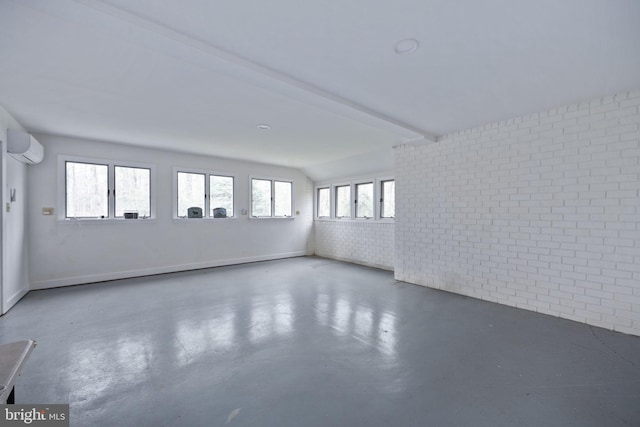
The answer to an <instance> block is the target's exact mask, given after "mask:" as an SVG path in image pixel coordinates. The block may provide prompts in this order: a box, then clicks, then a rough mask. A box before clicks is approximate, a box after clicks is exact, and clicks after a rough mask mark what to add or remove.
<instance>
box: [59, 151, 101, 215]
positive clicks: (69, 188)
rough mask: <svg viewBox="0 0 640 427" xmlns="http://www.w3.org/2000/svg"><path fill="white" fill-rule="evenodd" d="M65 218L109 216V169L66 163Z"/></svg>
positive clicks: (93, 165)
mask: <svg viewBox="0 0 640 427" xmlns="http://www.w3.org/2000/svg"><path fill="white" fill-rule="evenodd" d="M65 169H66V172H65V174H66V176H65V182H66V199H67V200H66V202H67V206H66V217H67V218H106V217H108V216H109V193H108V191H109V167H108V166H107V165H95V164H91V163H75V162H66V168H65Z"/></svg>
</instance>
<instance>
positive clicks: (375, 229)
mask: <svg viewBox="0 0 640 427" xmlns="http://www.w3.org/2000/svg"><path fill="white" fill-rule="evenodd" d="M314 227H315V252H316V255H318V256H323V257H326V258H333V259H338V260H342V261H349V262H354V263H357V264H363V265H368V266H371V267H377V268H383V269H385V270H393V260H394V255H393V250H394V224H393V222H384V221H375V222H374V221H357V220H354V221H348V220H335V221H325V220H319V221H315V222H314Z"/></svg>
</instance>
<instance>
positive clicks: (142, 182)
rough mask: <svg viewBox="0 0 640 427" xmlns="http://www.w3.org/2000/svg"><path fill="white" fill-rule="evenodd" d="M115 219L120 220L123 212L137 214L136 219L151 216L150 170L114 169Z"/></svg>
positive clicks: (119, 167) (120, 167)
mask: <svg viewBox="0 0 640 427" xmlns="http://www.w3.org/2000/svg"><path fill="white" fill-rule="evenodd" d="M115 180H116V197H115V199H116V200H115V204H116V205H115V207H116V209H115V211H116V217H118V218H121V217H123V216H124V213H125V212H137V213H138V217H140V218H142V217H150V216H151V170H150V169H143V168H131V167H124V166H116V167H115Z"/></svg>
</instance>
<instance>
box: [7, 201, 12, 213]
mask: <svg viewBox="0 0 640 427" xmlns="http://www.w3.org/2000/svg"><path fill="white" fill-rule="evenodd" d="M7 212H11V203H9V202H7Z"/></svg>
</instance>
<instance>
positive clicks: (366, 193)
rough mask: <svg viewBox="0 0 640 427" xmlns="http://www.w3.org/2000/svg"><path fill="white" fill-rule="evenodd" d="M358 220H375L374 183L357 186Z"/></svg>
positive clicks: (356, 204)
mask: <svg viewBox="0 0 640 427" xmlns="http://www.w3.org/2000/svg"><path fill="white" fill-rule="evenodd" d="M354 204H355V206H356V218H373V182H367V183H363V184H356V199H355V202H354Z"/></svg>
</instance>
